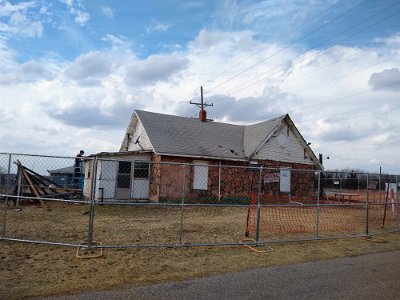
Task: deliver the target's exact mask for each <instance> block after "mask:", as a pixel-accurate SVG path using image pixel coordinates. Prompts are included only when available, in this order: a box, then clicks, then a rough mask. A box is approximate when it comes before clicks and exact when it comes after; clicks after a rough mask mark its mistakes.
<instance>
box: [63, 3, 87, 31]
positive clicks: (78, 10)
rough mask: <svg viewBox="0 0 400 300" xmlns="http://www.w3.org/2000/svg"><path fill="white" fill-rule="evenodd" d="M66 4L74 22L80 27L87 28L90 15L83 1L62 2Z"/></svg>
mask: <svg viewBox="0 0 400 300" xmlns="http://www.w3.org/2000/svg"><path fill="white" fill-rule="evenodd" d="M60 1H61V2H62V3H64V4H65V5H66V6H67V7H68V10H69V12H70V14H72V16H73V17H74V21H75V23H76V24H77V25H79V26H85V25H86V23H87V22H88V21H89V20H90V15H89V13H88V12H87V11H86V9H85V7H84V5H83V1H81V0H60Z"/></svg>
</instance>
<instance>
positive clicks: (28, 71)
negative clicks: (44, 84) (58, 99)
mask: <svg viewBox="0 0 400 300" xmlns="http://www.w3.org/2000/svg"><path fill="white" fill-rule="evenodd" d="M54 77H55V74H54V72H53V71H52V70H51V66H49V65H43V64H41V63H39V62H37V61H33V60H31V61H27V62H25V63H22V64H20V65H16V66H14V67H12V68H9V69H8V70H7V71H6V72H4V73H3V74H1V75H0V85H12V84H18V83H21V82H32V81H36V80H42V79H44V80H51V79H53V78H54Z"/></svg>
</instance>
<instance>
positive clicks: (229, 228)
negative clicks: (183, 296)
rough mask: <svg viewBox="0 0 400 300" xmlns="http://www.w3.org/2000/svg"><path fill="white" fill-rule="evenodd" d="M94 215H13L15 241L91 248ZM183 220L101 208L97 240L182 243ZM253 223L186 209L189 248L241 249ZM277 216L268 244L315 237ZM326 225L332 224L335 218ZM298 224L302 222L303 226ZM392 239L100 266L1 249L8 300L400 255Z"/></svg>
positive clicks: (45, 251)
mask: <svg viewBox="0 0 400 300" xmlns="http://www.w3.org/2000/svg"><path fill="white" fill-rule="evenodd" d="M86 209H87V207H85V206H81V205H61V204H55V205H52V211H51V212H48V211H46V210H45V209H42V208H36V207H33V206H27V207H24V209H23V210H22V211H21V212H16V211H14V210H9V211H8V213H9V214H8V222H7V225H8V227H7V229H8V230H7V232H8V236H10V237H18V238H31V239H38V240H39V239H44V240H52V241H62V242H70V243H73V242H77V241H85V239H86V235H85V233H86V228H87V223H88V216H87V215H82V212H83V211H85V210H86ZM307 214H311V215H312V216H314V214H313V213H311V211H303V212H302V214H300V216H303V217H304V215H307ZM348 214H349V212H348V211H347V210H345V211H342V215H343V220H348V218H349V216H348ZM180 215H181V210H180V208H159V207H152V208H149V207H97V208H96V218H95V224H94V225H95V235H94V240H96V241H101V242H103V244H132V243H178V242H179V238H180V236H179V226H180V219H179V217H180ZM246 216H247V209H246V208H201V209H200V208H194V207H192V208H185V211H184V221H185V231H184V235H183V237H182V238H183V240H182V242H186V243H188V242H191V243H197V242H198V243H202V242H232V241H238V240H239V239H241V238H243V237H244V230H245V224H246ZM276 216H277V217H279V218H283V219H282V222H281V223H280V227H279V224H278V223H271V224H274V226H272V227H270V229H271V230H270V231H269V232H267V233H263V234H264V235H263V237H265V238H280V237H283V238H287V237H289V236H293V237H308V235H309V234H310V233H309V232H302V231H301V232H292V233H288V234H287V235H285V234H283V233H282V232H281V228H283V227H282V226H284V225H283V224H284V221H286V222H287V220H290V218H293V216H292V215H290V214H287V213H286V214H284V213H283V212H282V210H280V211H279V213H278V211H277V212H276ZM377 218H378V217H377ZM378 219H379V218H378ZM270 220H271V218H270ZM272 220H273V222H276V220H275V219H272ZM324 220H325V219H324ZM326 220H327V221H325V222H329V218H328V217H327V218H326ZM0 221H1V219H0ZM293 222H300V221H299V218H298V217H297V218H295V219H294V221H293ZM331 222H332V223H335V222H337V219H336V218H335V219H332V221H331ZM309 223H310V221H309V220H305V221H303V223H301V222H300V223H293V224H297V225H299V226H303V227H307V226H311V224H309ZM339 227H340V226H339ZM342 227H343V225H342ZM342 227H340V228H341V229H340V230H343V229H342ZM274 228H275V229H274ZM311 228H312V226H311ZM274 230H275V231H274ZM324 232H325V231H324ZM325 233H326V234H328V231H326V232H325ZM330 234H333V232H330ZM384 239H385V240H386V241H387V242H386V243H371V242H367V241H365V240H362V239H358V238H355V239H345V240H325V241H314V242H297V243H286V244H271V245H270V246H272V247H273V248H274V251H273V252H270V253H264V254H257V253H254V252H251V251H249V250H248V249H246V248H243V247H239V246H238V247H214V248H211V247H199V248H146V249H123V250H116V249H114V250H105V251H104V255H103V257H101V258H98V259H92V260H82V259H78V258H76V257H75V252H76V249H75V248H68V247H57V246H44V245H32V244H23V243H16V242H6V241H0V282H1V286H0V299H20V298H25V297H30V296H45V295H54V294H66V293H76V292H80V291H83V290H88V289H93V290H99V289H112V288H117V287H119V286H121V285H124V284H138V285H141V284H150V283H159V282H166V281H173V280H183V279H187V278H193V277H201V276H207V275H211V274H218V273H223V272H229V271H240V270H245V269H250V268H257V267H268V266H277V265H285V264H292V263H299V262H305V261H315V260H321V259H329V258H334V257H341V256H349V255H361V254H366V253H374V252H381V251H390V250H394V249H400V236H399V234H387V235H385V236H384Z"/></svg>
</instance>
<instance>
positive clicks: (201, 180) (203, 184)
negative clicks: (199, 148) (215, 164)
mask: <svg viewBox="0 0 400 300" xmlns="http://www.w3.org/2000/svg"><path fill="white" fill-rule="evenodd" d="M194 163H195V166H194V175H193V189H195V190H207V189H208V162H206V161H195V162H194Z"/></svg>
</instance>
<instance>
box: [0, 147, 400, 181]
mask: <svg viewBox="0 0 400 300" xmlns="http://www.w3.org/2000/svg"><path fill="white" fill-rule="evenodd" d="M0 155H11V156H13V155H14V156H30V157H44V158H63V159H75V158H76V157H75V156H56V155H42V154H28V153H11V152H0ZM95 158H97V160H99V161H116V162H119V161H130V162H138V163H150V164H160V165H182V166H205V165H204V164H199V163H187V162H167V161H161V162H153V161H151V160H138V159H129V158H119V157H116V158H105V157H104V158H103V157H99V156H97V155H96V156H83V157H82V159H83V160H86V161H91V160H94V159H95ZM205 160H208V159H206V158H205ZM207 166H208V167H219V168H221V169H223V168H240V169H250V170H255V171H256V170H264V171H267V170H269V171H280V170H283V169H287V170H292V171H293V172H310V173H311V172H315V174H316V175H317V174H349V173H352V174H357V175H363V176H368V177H369V179H370V180H374V179H377V178H386V177H396V179H397V180H398V178H399V176H400V175H399V174H388V173H385V174H383V173H382V174H379V173H370V172H351V171H335V170H318V169H305V168H301V169H297V168H291V167H265V166H258V165H256V166H253V165H251V164H250V162H248V165H223V164H221V161H220V162H219V163H211V164H208V165H207ZM368 177H366V178H341V177H337V178H336V177H335V178H321V181H322V180H327V179H334V180H339V181H340V180H360V179H362V180H365V179H367V178H368ZM371 177H372V178H371ZM373 177H377V178H373Z"/></svg>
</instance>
